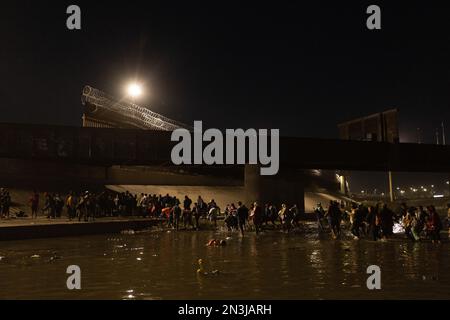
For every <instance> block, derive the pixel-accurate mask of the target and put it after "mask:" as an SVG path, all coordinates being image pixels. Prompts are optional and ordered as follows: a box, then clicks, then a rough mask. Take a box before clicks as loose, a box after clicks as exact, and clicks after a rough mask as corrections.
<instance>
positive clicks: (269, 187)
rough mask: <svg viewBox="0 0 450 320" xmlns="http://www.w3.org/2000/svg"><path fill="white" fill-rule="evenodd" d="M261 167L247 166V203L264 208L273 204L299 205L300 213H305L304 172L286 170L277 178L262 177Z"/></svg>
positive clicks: (245, 182) (280, 172)
mask: <svg viewBox="0 0 450 320" xmlns="http://www.w3.org/2000/svg"><path fill="white" fill-rule="evenodd" d="M259 169H260V167H259V165H245V177H244V186H245V203H246V205H247V206H249V205H250V204H252V203H253V202H255V201H258V203H259V204H260V205H261V206H263V205H264V204H265V203H269V202H270V203H273V204H275V205H276V206H277V207H280V206H281V204H282V203H285V204H286V205H287V206H288V207H291V206H292V205H294V204H297V207H298V208H299V210H300V212H304V211H305V175H304V173H303V171H298V170H289V169H286V170H284V171H282V170H281V169H280V171H279V172H278V174H277V175H275V176H262V175H261V174H260V170H259Z"/></svg>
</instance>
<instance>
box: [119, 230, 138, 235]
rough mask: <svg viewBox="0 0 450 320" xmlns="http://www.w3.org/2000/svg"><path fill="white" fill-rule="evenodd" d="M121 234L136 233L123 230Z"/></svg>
mask: <svg viewBox="0 0 450 320" xmlns="http://www.w3.org/2000/svg"><path fill="white" fill-rule="evenodd" d="M120 233H121V234H135V231H134V230H122V231H121V232H120Z"/></svg>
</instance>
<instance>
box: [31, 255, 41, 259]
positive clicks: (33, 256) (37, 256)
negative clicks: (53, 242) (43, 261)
mask: <svg viewBox="0 0 450 320" xmlns="http://www.w3.org/2000/svg"><path fill="white" fill-rule="evenodd" d="M40 257H41V256H40V255H38V254H33V255H32V256H31V258H40Z"/></svg>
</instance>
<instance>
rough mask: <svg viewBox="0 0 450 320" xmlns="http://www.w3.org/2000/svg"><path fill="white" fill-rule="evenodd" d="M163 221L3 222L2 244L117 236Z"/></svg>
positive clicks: (3, 220)
mask: <svg viewBox="0 0 450 320" xmlns="http://www.w3.org/2000/svg"><path fill="white" fill-rule="evenodd" d="M161 222H162V220H161V219H149V218H147V219H144V218H137V217H136V218H132V217H131V218H130V217H129V218H99V219H97V220H95V221H89V222H85V221H78V220H71V221H70V220H68V219H66V218H61V219H47V218H41V217H40V218H37V219H31V218H29V217H28V218H16V219H7V220H6V219H2V220H0V241H5V240H25V239H35V238H53V237H66V236H80V235H95V234H107V233H118V232H121V231H123V230H142V229H146V228H149V227H152V226H156V225H159V224H160V223H161Z"/></svg>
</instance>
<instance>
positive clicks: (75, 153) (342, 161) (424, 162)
mask: <svg viewBox="0 0 450 320" xmlns="http://www.w3.org/2000/svg"><path fill="white" fill-rule="evenodd" d="M170 135H171V133H170V132H165V131H153V130H135V129H111V128H80V127H68V126H49V125H24V124H0V136H1V137H2V138H1V139H0V157H4V158H22V159H33V160H36V161H38V160H47V161H48V160H55V161H65V162H73V163H82V164H96V165H106V166H109V165H115V164H117V165H155V164H158V165H164V164H171V160H170V153H171V149H172V147H173V146H174V144H175V143H174V142H171V141H170ZM280 163H281V167H294V168H303V169H343V170H344V169H345V170H367V171H371V170H373V171H387V170H392V171H424V172H450V146H442V145H426V144H410V143H398V144H391V143H381V142H362V141H344V140H333V139H318V138H295V137H281V138H280Z"/></svg>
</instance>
